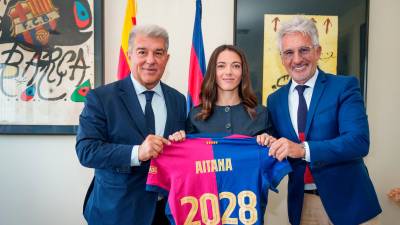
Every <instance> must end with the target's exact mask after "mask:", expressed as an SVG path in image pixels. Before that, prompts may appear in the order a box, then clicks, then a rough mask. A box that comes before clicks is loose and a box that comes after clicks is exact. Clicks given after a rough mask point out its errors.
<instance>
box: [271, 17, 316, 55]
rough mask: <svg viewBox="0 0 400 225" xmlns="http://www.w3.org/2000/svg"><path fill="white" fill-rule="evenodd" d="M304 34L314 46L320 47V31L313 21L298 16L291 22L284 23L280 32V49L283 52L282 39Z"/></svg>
mask: <svg viewBox="0 0 400 225" xmlns="http://www.w3.org/2000/svg"><path fill="white" fill-rule="evenodd" d="M296 32H299V33H302V34H304V35H307V36H309V37H310V38H311V41H312V43H313V45H314V46H319V39H318V30H317V27H316V26H315V24H314V22H313V21H312V20H311V19H307V18H305V17H304V16H300V15H296V16H294V17H293V18H292V19H291V20H289V21H287V22H284V23H282V25H281V27H280V29H279V31H278V47H279V50H281V51H282V39H283V37H284V36H285V35H286V34H289V33H296Z"/></svg>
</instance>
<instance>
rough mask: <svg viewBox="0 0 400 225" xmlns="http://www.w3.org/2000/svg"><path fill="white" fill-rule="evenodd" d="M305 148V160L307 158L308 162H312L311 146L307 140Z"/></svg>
mask: <svg viewBox="0 0 400 225" xmlns="http://www.w3.org/2000/svg"><path fill="white" fill-rule="evenodd" d="M304 150H305V151H306V155H305V157H304V160H306V161H307V162H311V158H310V157H311V156H310V146H308V143H307V142H304Z"/></svg>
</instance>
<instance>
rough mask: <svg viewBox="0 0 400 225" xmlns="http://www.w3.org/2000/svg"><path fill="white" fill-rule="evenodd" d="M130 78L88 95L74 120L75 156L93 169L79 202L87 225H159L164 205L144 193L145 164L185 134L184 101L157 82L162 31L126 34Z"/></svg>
mask: <svg viewBox="0 0 400 225" xmlns="http://www.w3.org/2000/svg"><path fill="white" fill-rule="evenodd" d="M128 56H129V59H130V61H131V71H132V74H131V75H130V76H128V77H127V78H126V79H124V80H120V81H117V82H114V83H111V84H108V85H105V86H102V87H99V88H96V89H94V90H92V91H90V92H89V94H88V95H87V97H86V102H85V107H84V109H83V111H82V113H81V115H80V121H79V130H78V134H77V142H76V152H77V155H78V158H79V160H80V162H81V164H82V165H83V166H85V167H89V168H94V169H95V172H94V178H93V181H92V183H91V185H90V187H89V190H88V193H87V195H86V199H85V203H84V216H85V219H86V220H87V222H88V224H90V225H98V224H102V225H106V224H107V225H151V224H154V225H163V224H169V223H168V220H167V218H166V217H165V214H164V209H165V199H161V200H160V199H159V197H158V196H157V194H155V193H154V192H146V191H145V184H146V179H147V174H148V170H149V163H150V159H152V158H156V157H157V156H158V155H159V154H162V149H163V146H164V145H166V144H170V142H169V140H167V139H166V138H165V137H167V136H168V135H170V134H172V133H174V132H175V131H179V130H183V129H184V128H185V119H186V101H185V97H184V96H183V95H182V94H181V93H179V92H178V91H176V90H175V89H173V88H171V87H169V86H167V85H166V84H164V83H162V82H160V79H161V77H162V75H163V73H164V70H165V66H166V64H167V62H168V59H169V55H168V33H167V32H166V30H165V29H163V28H161V27H159V26H156V25H147V26H135V27H134V28H133V29H132V31H131V33H130V35H129V48H128Z"/></svg>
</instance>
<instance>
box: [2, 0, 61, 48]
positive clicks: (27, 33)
mask: <svg viewBox="0 0 400 225" xmlns="http://www.w3.org/2000/svg"><path fill="white" fill-rule="evenodd" d="M8 17H9V18H10V21H11V22H12V24H11V33H12V34H11V35H12V36H13V37H14V38H15V39H17V40H19V41H22V42H26V43H29V44H31V45H34V46H45V45H47V43H48V42H49V38H50V34H51V32H52V31H55V30H56V28H57V19H58V18H59V17H60V14H59V12H58V9H57V8H55V7H54V5H53V2H52V0H25V1H17V2H16V3H15V5H14V6H11V8H10V11H9V13H8Z"/></svg>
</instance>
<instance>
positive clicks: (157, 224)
mask: <svg viewBox="0 0 400 225" xmlns="http://www.w3.org/2000/svg"><path fill="white" fill-rule="evenodd" d="M165 204H166V200H165V199H161V200H160V201H157V206H156V213H155V214H154V219H153V223H152V225H170V223H169V221H168V218H167V217H166V216H165Z"/></svg>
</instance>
